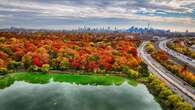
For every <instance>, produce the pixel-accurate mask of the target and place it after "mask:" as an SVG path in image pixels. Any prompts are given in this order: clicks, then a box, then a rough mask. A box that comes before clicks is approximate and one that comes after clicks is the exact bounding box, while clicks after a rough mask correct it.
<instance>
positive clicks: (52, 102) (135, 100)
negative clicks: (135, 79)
mask: <svg viewBox="0 0 195 110" xmlns="http://www.w3.org/2000/svg"><path fill="white" fill-rule="evenodd" d="M0 110H161V108H160V106H159V104H158V103H157V102H155V100H154V98H153V96H152V95H151V94H149V92H148V90H147V88H146V87H145V86H144V85H142V84H139V85H137V86H136V87H134V86H131V85H128V84H127V83H124V84H122V85H120V86H114V85H113V86H92V85H76V84H70V83H59V82H50V83H48V84H29V83H26V82H22V81H16V82H15V83H14V84H13V85H11V86H10V87H8V88H5V89H3V90H0Z"/></svg>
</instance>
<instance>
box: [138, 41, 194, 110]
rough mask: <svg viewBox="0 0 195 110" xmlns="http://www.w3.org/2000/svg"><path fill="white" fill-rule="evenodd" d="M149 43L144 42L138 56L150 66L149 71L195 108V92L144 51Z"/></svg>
mask: <svg viewBox="0 0 195 110" xmlns="http://www.w3.org/2000/svg"><path fill="white" fill-rule="evenodd" d="M146 43H147V42H143V43H142V44H141V45H140V47H139V48H138V54H139V56H140V57H141V58H142V60H143V61H144V62H145V63H146V64H148V68H149V70H150V71H151V72H152V73H154V74H155V75H156V76H158V77H159V78H160V79H161V80H163V81H164V82H165V84H166V85H167V86H168V87H169V88H171V89H172V90H173V91H174V92H175V93H177V94H178V95H179V96H181V97H182V98H183V99H184V100H185V101H187V102H188V103H191V104H192V105H193V107H195V90H194V88H193V87H191V86H190V85H189V84H187V83H186V82H185V81H183V80H182V79H180V78H178V77H177V76H175V75H174V74H172V73H171V72H170V71H168V70H167V69H166V68H164V67H163V66H162V65H160V64H159V63H158V62H157V61H155V60H154V59H153V58H152V57H151V56H150V55H149V54H148V53H147V52H146V51H145V49H144V47H145V45H146Z"/></svg>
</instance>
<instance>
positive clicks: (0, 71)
mask: <svg viewBox="0 0 195 110" xmlns="http://www.w3.org/2000/svg"><path fill="white" fill-rule="evenodd" d="M7 73H8V70H7V68H3V67H1V68H0V74H2V75H5V74H7Z"/></svg>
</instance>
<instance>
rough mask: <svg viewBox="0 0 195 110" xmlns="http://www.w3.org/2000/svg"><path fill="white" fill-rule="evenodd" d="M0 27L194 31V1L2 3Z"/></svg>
mask: <svg viewBox="0 0 195 110" xmlns="http://www.w3.org/2000/svg"><path fill="white" fill-rule="evenodd" d="M0 24H1V25H0V28H8V27H12V26H13V27H22V28H35V29H40V28H43V29H69V30H71V29H78V27H84V26H86V27H91V28H101V27H111V28H115V27H117V28H120V29H128V28H129V27H130V26H136V27H142V28H144V27H147V25H148V24H150V26H151V27H152V28H157V29H165V30H171V31H181V32H185V31H186V30H189V32H192V31H193V32H195V1H193V0H121V1H117V0H107V1H103V0H96V1H91V0H65V1H61V0H55V1H52V0H28V1H25V0H0Z"/></svg>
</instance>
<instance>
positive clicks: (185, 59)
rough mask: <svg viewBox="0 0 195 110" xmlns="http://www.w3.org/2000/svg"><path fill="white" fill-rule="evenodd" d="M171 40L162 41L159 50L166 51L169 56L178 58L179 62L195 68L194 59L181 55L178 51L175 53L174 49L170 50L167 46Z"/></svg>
mask: <svg viewBox="0 0 195 110" xmlns="http://www.w3.org/2000/svg"><path fill="white" fill-rule="evenodd" d="M171 40H172V39H166V40H162V41H160V43H159V48H160V49H162V50H164V51H166V52H167V53H168V54H169V55H171V56H174V57H176V58H178V59H179V60H181V61H183V62H185V63H187V64H188V65H189V66H191V67H193V68H195V60H194V59H192V58H190V57H188V56H186V55H183V54H181V53H178V52H176V51H174V50H172V49H169V48H168V47H167V45H166V44H167V42H169V41H171Z"/></svg>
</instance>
